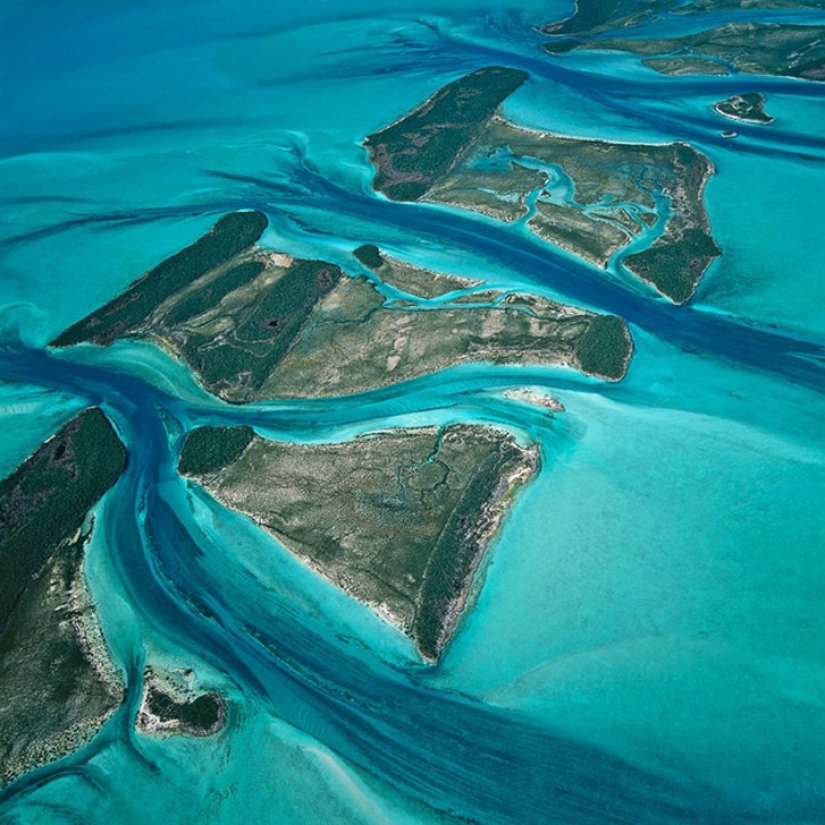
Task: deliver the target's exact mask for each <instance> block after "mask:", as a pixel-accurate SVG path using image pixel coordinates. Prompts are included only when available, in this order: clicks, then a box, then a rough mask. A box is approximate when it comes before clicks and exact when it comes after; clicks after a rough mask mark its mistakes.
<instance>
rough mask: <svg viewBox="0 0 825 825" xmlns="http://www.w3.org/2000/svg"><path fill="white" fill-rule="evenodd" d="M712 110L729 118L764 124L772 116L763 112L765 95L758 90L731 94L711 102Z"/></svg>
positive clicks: (741, 121)
mask: <svg viewBox="0 0 825 825" xmlns="http://www.w3.org/2000/svg"><path fill="white" fill-rule="evenodd" d="M713 110H714V111H715V112H716V113H717V114H720V115H722V117H726V118H728V119H730V120H737V121H739V122H740V123H753V124H756V125H757V126H766V125H767V124H769V123H773V118H772V117H771V116H770V115H768V114H766V113H765V96H764V95H761V94H759V92H743V93H742V94H738V95H731V96H730V97H729V98H728V99H727V100H722V101H719V103H714V104H713Z"/></svg>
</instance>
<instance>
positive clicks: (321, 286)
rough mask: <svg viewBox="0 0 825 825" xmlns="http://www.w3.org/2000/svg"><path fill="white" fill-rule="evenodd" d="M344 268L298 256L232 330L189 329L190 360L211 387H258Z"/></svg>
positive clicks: (187, 355)
mask: <svg viewBox="0 0 825 825" xmlns="http://www.w3.org/2000/svg"><path fill="white" fill-rule="evenodd" d="M340 278H341V270H340V269H339V268H338V267H337V266H334V265H333V264H328V263H325V262H323V261H300V260H299V261H295V262H294V263H293V264H292V266H291V267H290V268H289V270H288V271H287V272H286V273H285V274H284V275H283V277H281V278H280V279H279V280H278V281H276V282H275V283H274V284H273V285H272V286H271V287H269V288H268V289H267V290H266V291H265V292H264V293H263V294H262V295H260V297H259V298H258V299H257V301H256V302H255V303H254V304H253V305H252V306H251V307H245V308H244V309H243V310H242V311H241V312H239V313H237V318H236V321H237V326H236V327H235V329H234V331H233V332H232V333H229V334H226V335H225V336H222V337H221V339H219V340H218V341H216V340H215V339H214V336H213V335H211V334H207V335H200V334H198V333H188V334H186V337H185V341H184V343H183V344H182V345H181V349H182V352H183V355H184V357H185V358H186V360H187V362H188V363H189V365H190V366H191V367H192V368H193V369H194V370H196V371H197V372H198V373H200V375H201V379H202V381H203V383H204V385H205V386H206V388H207V389H209V390H212V391H214V390H216V389H220V388H222V387H236V386H237V385H239V384H241V385H243V387H244V388H245V390H246V391H247V392H250V391H254V390H257V389H259V388H260V387H261V385H262V384H263V383H264V381H265V380H266V379H267V378H268V377H269V375H270V373H271V372H272V371H273V369H275V367H276V365H277V364H278V362H279V361H280V360H281V359H282V358H283V357H284V356H285V355H286V354H287V352H288V351H289V349H290V348H291V347H292V345H293V344H294V343H295V341H296V340H297V339H298V337H299V335H300V333H301V330H302V329H303V326H304V324H305V323H306V322H307V320H308V319H309V316H310V314H311V313H312V310H313V308H314V307H315V305H316V303H317V302H318V301H319V300H320V299H321V298H322V297H323V296H324V295H326V294H327V293H328V292H329V291H330V290H331V289H332V288H333V287H334V286H335V285H336V284H337V283H338V281H339V280H340Z"/></svg>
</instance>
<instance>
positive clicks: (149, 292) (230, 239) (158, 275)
mask: <svg viewBox="0 0 825 825" xmlns="http://www.w3.org/2000/svg"><path fill="white" fill-rule="evenodd" d="M266 224H267V220H266V216H265V215H263V214H261V213H260V212H234V213H232V214H230V215H225V216H224V217H222V218H221V219H220V220H219V221H218V222H217V223H216V224H215V225H214V226H213V227H212V229H211V230H210V232H209V233H208V234H206V235H204V236H203V237H202V238H200V239H199V240H197V241H195V243H193V244H192V245H191V246H188V247H187V248H186V249H184V250H182V251H181V252H178V253H177V254H175V255H173V256H172V257H171V258H167V259H166V260H165V261H163V263H160V264H158V266H156V267H155V268H154V269H152V270H150V271H149V272H147V273H146V274H145V275H142V276H141V277H140V278H138V279H137V280H136V281H135V282H134V283H133V284H132V285H131V286H130V287H129V288H128V289H127V290H126V291H125V292H123V293H122V294H121V295H119V296H118V297H117V298H114V299H113V300H112V301H110V302H109V303H108V304H106V305H105V306H103V307H101V308H100V309H98V310H95V311H94V312H93V313H91V314H90V315H88V316H86V318H84V319H83V320H81V321H78V322H77V323H76V324H74V325H73V326H71V327H69V328H68V329H67V330H66V331H65V332H63V333H62V334H61V335H59V336H58V337H57V338H56V339H55V340H54V341H52V344H51V345H52V346H55V347H65V346H70V345H71V344H78V343H80V342H81V341H91V342H93V343H95V344H98V345H100V346H106V345H108V344H111V343H112V341H114V340H115V339H117V338H118V337H119V336H121V335H123V334H124V333H125V332H128V331H129V330H130V329H131V328H132V327H134V326H137V325H138V324H140V323H141V322H142V321H145V320H146V318H147V317H148V316H149V315H150V314H151V312H152V311H153V310H154V309H155V308H156V307H157V306H158V305H159V304H161V303H162V302H163V301H165V300H166V299H167V298H169V297H170V296H171V295H173V294H174V293H175V292H177V291H179V290H181V289H183V288H184V287H185V286H187V285H188V284H190V283H192V281H194V280H196V279H197V278H200V277H201V276H202V275H204V274H205V273H207V272H208V271H209V270H210V269H214V268H215V267H216V266H218V265H220V264H222V263H225V262H226V261H228V260H229V259H230V258H232V257H234V256H235V255H237V254H238V253H239V252H242V251H243V250H245V249H247V248H248V247H250V246H251V245H252V244H254V243H255V242H256V241H257V240H258V238H260V236H261V234H262V233H263V231H264V229H265V228H266ZM235 277H237V275H236V276H235Z"/></svg>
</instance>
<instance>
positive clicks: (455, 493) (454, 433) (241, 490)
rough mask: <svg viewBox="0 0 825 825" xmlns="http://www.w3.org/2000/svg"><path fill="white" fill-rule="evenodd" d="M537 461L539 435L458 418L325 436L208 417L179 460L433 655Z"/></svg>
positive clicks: (467, 596)
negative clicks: (269, 432) (526, 440)
mask: <svg viewBox="0 0 825 825" xmlns="http://www.w3.org/2000/svg"><path fill="white" fill-rule="evenodd" d="M240 444H245V446H244V447H243V448H242V449H241V451H240V453H239V452H238V447H239V445H240ZM205 453H208V456H209V457H208V458H207V459H205V458H204V455H205ZM538 466H539V457H538V451H537V448H536V447H535V446H532V447H523V446H521V445H519V444H518V443H517V442H516V440H515V439H514V438H513V437H512V436H511V435H509V434H508V433H506V432H504V431H502V430H499V429H495V428H492V427H488V426H481V425H468V424H456V425H450V426H446V427H443V428H440V429H439V428H435V427H423V428H415V429H412V428H410V429H406V428H405V429H394V430H388V431H382V432H376V433H370V434H368V435H365V436H361V437H359V438H356V439H354V440H351V441H346V442H336V443H329V444H325V443H322V444H292V443H281V442H274V441H268V440H266V439H264V438H262V437H260V436H258V435H256V434H254V433H253V432H252V431H251V430H249V429H248V428H229V427H202V428H198V429H195V430H192V431H191V432H190V433H188V435H187V436H186V439H185V441H184V444H183V448H182V450H181V455H180V462H179V465H178V469H179V471H180V472H181V473H183V474H184V475H186V476H187V477H188V478H190V479H192V480H193V481H196V482H197V483H198V484H199V485H200V486H201V487H203V488H204V489H205V490H207V491H208V492H209V493H210V494H211V495H213V496H214V497H215V498H216V499H217V500H218V501H220V502H221V503H222V504H224V505H226V506H227V507H230V508H231V509H233V510H235V511H237V512H240V513H243V514H245V515H247V516H249V517H250V518H251V519H252V520H253V521H255V522H256V523H257V524H259V525H260V526H261V527H263V528H264V529H265V530H267V531H268V532H270V533H271V534H272V535H273V536H275V537H276V538H277V539H278V540H279V541H280V542H281V543H282V544H283V545H284V546H285V547H286V548H287V549H289V550H290V551H291V552H292V553H294V554H295V555H296V556H298V557H299V558H300V559H301V560H302V561H304V562H305V563H306V564H307V565H308V566H309V567H311V568H312V569H313V570H315V571H316V572H317V573H319V574H320V575H321V576H323V577H324V578H326V579H327V580H329V581H330V582H332V583H333V584H334V585H336V586H337V587H339V588H341V589H342V590H344V591H345V592H346V593H348V594H349V595H351V596H353V597H354V598H356V599H358V600H359V601H361V602H363V603H364V604H367V605H369V606H370V607H371V608H372V609H373V610H375V611H376V612H377V613H378V614H379V615H381V616H382V617H384V618H385V619H386V620H388V621H390V622H391V623H393V624H394V625H395V626H396V627H397V628H399V629H400V630H401V631H402V632H404V633H406V634H407V635H409V636H410V637H411V638H412V639H413V640H414V641H415V643H416V645H417V647H418V649H419V651H420V653H421V655H422V656H423V657H424V658H425V659H426V660H428V661H435V660H436V659H438V657H439V655H440V653H441V652H442V651H443V649H444V647H445V645H446V644H447V643H448V641H449V639H450V638H451V636H452V634H453V632H454V630H455V627H456V625H457V623H458V621H459V617H460V616H461V614H462V612H463V610H464V609H465V607H466V606H467V604H468V603H469V602H470V601H471V599H472V596H473V592H474V590H475V589H476V588H477V586H478V582H479V571H480V570H481V569H482V567H483V559H484V551H485V549H486V547H487V545H488V543H489V541H490V540H491V538H492V537H493V535H494V534H495V533H496V530H497V529H498V525H499V522H500V521H501V519H502V517H503V515H504V513H505V512H506V510H507V508H508V507H509V504H510V502H511V501H512V499H513V496H514V495H515V493H516V491H517V489H518V488H519V487H520V486H521V485H523V484H524V483H526V482H527V481H528V480H529V479H530V478H532V476H533V475H534V474H535V472H536V471H537V469H538ZM320 490H322V491H323V494H321V495H319V491H320Z"/></svg>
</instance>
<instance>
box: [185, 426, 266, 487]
mask: <svg viewBox="0 0 825 825" xmlns="http://www.w3.org/2000/svg"><path fill="white" fill-rule="evenodd" d="M253 435H254V432H253V430H252V427H245V426H244V427H198V428H197V429H195V430H192V431H191V432H189V433H187V435H186V439H185V440H184V442H183V449H182V450H181V453H180V460H179V461H178V472H179V473H181V474H183V475H203V474H206V473H214V472H215V471H217V470H220V469H222V468H224V467H226V466H227V465H229V464H231V463H232V462H233V461H236V460H237V459H238V458H239V457H240V455H241V453H242V452H243V451H244V450H245V449H246V447H247V445H248V444H249V442H250V441H252V437H253Z"/></svg>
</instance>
